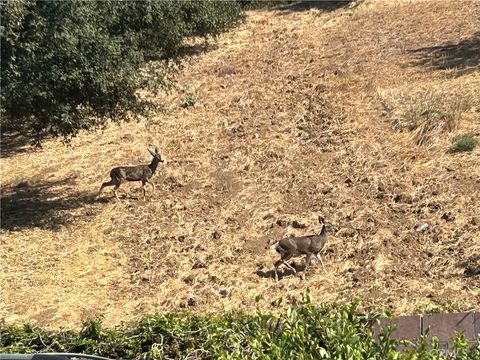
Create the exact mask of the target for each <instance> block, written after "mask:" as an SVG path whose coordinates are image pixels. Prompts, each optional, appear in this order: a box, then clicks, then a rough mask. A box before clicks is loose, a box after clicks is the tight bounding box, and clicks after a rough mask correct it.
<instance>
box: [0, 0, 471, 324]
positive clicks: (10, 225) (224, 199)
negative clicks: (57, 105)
mask: <svg viewBox="0 0 480 360" xmlns="http://www.w3.org/2000/svg"><path fill="white" fill-rule="evenodd" d="M479 18H480V2H479V1H460V2H459V1H455V2H452V1H447V0H445V1H438V0H432V1H373V0H370V1H368V0H367V1H364V2H363V3H361V4H360V5H358V6H356V7H354V8H350V7H348V6H339V7H338V8H327V9H323V8H322V6H309V7H306V8H301V7H300V8H299V7H294V8H285V9H281V10H270V11H266V10H261V11H252V12H249V13H248V16H247V20H246V22H245V23H244V24H243V25H241V26H240V28H238V29H235V30H233V31H231V32H230V33H228V34H225V35H223V36H221V37H220V39H219V41H218V43H217V44H215V45H213V46H210V48H209V49H208V51H204V52H202V53H197V54H195V55H193V56H191V57H190V58H188V59H186V60H185V69H184V71H183V73H182V75H181V76H180V77H179V78H178V84H179V89H178V91H176V92H174V93H173V94H171V95H169V96H166V97H162V98H159V101H162V102H164V103H166V104H167V112H166V114H158V115H157V116H154V117H152V118H150V119H148V120H145V121H141V122H139V123H131V124H126V125H123V126H121V127H117V126H110V127H109V128H108V129H107V130H105V131H104V132H102V133H93V134H91V133H85V134H81V136H79V137H78V138H76V139H75V140H74V141H73V144H72V148H66V147H64V146H63V145H62V144H61V142H59V141H48V142H46V143H45V144H44V148H43V149H42V150H39V151H32V150H30V149H28V148H25V147H23V148H20V147H19V146H13V147H12V146H10V145H11V144H10V143H11V142H12V139H8V138H5V139H4V144H3V148H2V159H1V166H2V178H1V182H2V230H1V249H2V252H1V265H0V266H1V273H0V289H1V299H2V300H1V303H0V307H1V308H0V317H2V318H5V320H6V321H7V322H9V323H11V322H17V323H18V322H24V321H33V322H38V323H41V324H43V325H48V326H51V327H59V326H67V327H76V326H79V325H80V323H81V321H82V320H84V319H86V318H91V317H93V316H103V317H104V321H105V323H106V324H107V325H112V324H115V323H119V322H120V321H123V320H131V319H135V318H138V317H139V316H140V315H142V314H144V313H145V312H153V311H164V310H169V309H174V308H178V307H185V308H189V309H192V310H194V311H218V310H223V309H237V308H244V309H253V308H255V306H256V303H255V300H254V298H255V296H256V295H260V294H261V295H263V297H264V300H262V301H261V302H260V306H264V307H266V308H268V307H269V306H270V301H271V300H274V299H277V298H279V297H283V298H284V299H285V300H286V303H288V302H290V301H294V299H295V297H296V295H298V294H300V293H301V292H303V291H304V289H305V288H306V287H309V288H310V289H311V291H312V293H313V295H314V298H315V300H316V301H318V302H330V301H348V300H351V299H354V298H355V299H359V300H360V301H362V303H363V304H364V305H365V306H375V307H386V308H390V309H392V310H393V311H394V313H397V314H405V313H411V312H414V311H429V310H468V309H474V308H475V309H477V310H479V309H480V281H479V276H480V275H479V273H480V234H479V233H480V231H479V228H480V204H479V195H480V194H479V192H480V167H479V161H480V149H478V148H477V149H475V150H474V151H473V152H468V153H460V154H446V153H445V150H446V149H447V148H448V146H449V145H450V144H451V140H452V138H454V137H455V136H456V135H458V134H460V133H464V132H470V133H474V134H477V135H480V123H479V116H480V115H479V111H480V101H479V91H478V90H479V86H480V72H479V71H478V66H479V62H480V60H479V54H480V50H479V46H480V37H479V33H478V31H479V30H480V29H479V27H478V25H479V21H478V20H479ZM187 95H189V96H192V97H193V98H194V99H195V100H196V103H195V105H194V106H193V107H188V108H186V109H183V108H182V107H181V106H180V104H181V102H182V99H183V98H184V97H185V96H187ZM419 109H420V110H419ZM422 109H427V110H422ZM412 114H413V115H412ZM415 114H416V115H415ZM419 139H420V140H421V141H419ZM149 142H154V143H157V144H159V146H160V148H161V150H162V151H163V152H164V154H165V156H166V157H167V159H168V163H167V164H166V165H165V166H164V167H162V168H161V169H160V173H159V175H157V177H156V178H155V183H156V184H157V191H156V193H155V194H154V195H153V196H152V197H151V198H150V199H147V201H146V202H144V201H142V200H139V199H140V198H141V193H140V192H139V191H138V186H136V185H132V186H125V188H124V194H123V195H122V197H123V199H122V200H121V201H119V202H116V201H114V200H113V199H112V198H111V192H109V191H105V192H104V194H103V195H102V197H101V198H100V199H99V200H97V199H95V194H96V192H97V191H98V188H99V186H100V184H101V182H102V181H105V180H106V179H107V174H108V171H109V170H110V168H111V167H113V166H116V165H121V164H135V163H139V162H140V163H141V162H148V161H149V160H150V159H149V157H150V156H149V154H148V153H147V151H146V146H147V144H148V143H149ZM418 144H420V145H418ZM137 198H139V199H137ZM317 215H322V216H324V217H325V218H327V219H328V220H330V221H331V222H333V223H335V224H336V225H337V226H338V227H339V228H340V231H338V232H337V233H336V234H335V235H334V236H333V237H331V238H330V241H329V243H328V247H327V249H326V251H325V255H324V261H325V265H326V267H327V273H324V272H323V271H322V269H321V267H316V268H312V269H310V270H309V271H308V273H307V276H306V279H305V280H302V279H300V278H298V277H295V276H291V275H289V276H285V277H283V278H282V279H281V281H280V282H278V283H275V282H274V281H273V279H272V278H271V277H270V276H271V272H269V271H270V270H271V267H272V263H273V262H274V261H275V260H276V259H277V255H276V254H275V253H272V252H271V251H270V250H265V249H264V248H265V245H266V243H267V242H268V241H270V240H274V239H278V238H280V237H282V236H286V235H289V234H306V233H310V232H312V231H317V230H318V229H319V225H318V224H317V223H316V218H317ZM294 220H296V221H298V222H300V223H303V224H305V226H306V227H305V228H294V227H292V222H293V221H294ZM423 223H426V224H428V228H427V229H426V231H424V232H417V231H415V227H416V226H417V225H418V224H423Z"/></svg>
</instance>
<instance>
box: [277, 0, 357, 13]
mask: <svg viewBox="0 0 480 360" xmlns="http://www.w3.org/2000/svg"><path fill="white" fill-rule="evenodd" d="M350 3H352V0H339V1H328V0H316V1H295V2H292V3H291V4H286V5H281V6H278V7H275V8H274V9H275V10H285V11H292V12H297V11H308V10H311V9H316V10H320V11H322V12H330V11H335V10H337V9H341V8H344V7H347V6H349V5H350Z"/></svg>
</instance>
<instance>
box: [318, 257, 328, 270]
mask: <svg viewBox="0 0 480 360" xmlns="http://www.w3.org/2000/svg"><path fill="white" fill-rule="evenodd" d="M316 257H317V259H318V260H320V264H322V268H323V271H325V272H327V269H325V265H323V260H322V257H321V256H320V253H318V254H317V255H316Z"/></svg>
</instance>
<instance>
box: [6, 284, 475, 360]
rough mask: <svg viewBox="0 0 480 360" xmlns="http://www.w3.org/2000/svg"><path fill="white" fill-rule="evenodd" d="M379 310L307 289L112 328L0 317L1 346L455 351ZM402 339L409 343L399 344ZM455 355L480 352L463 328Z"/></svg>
mask: <svg viewBox="0 0 480 360" xmlns="http://www.w3.org/2000/svg"><path fill="white" fill-rule="evenodd" d="M379 316H380V313H368V314H365V313H361V312H359V311H358V309H357V306H356V305H355V304H353V305H349V306H338V305H323V306H315V305H313V304H312V303H311V300H310V298H309V296H308V293H307V294H306V296H305V297H304V299H303V301H300V302H299V304H298V305H296V306H294V307H291V308H288V309H287V310H286V311H285V312H284V313H282V314H280V315H273V314H270V313H266V312H264V311H262V310H260V309H258V310H257V311H255V312H254V313H249V314H247V313H244V312H241V311H239V312H233V313H225V314H219V315H215V316H208V315H198V314H191V313H187V312H177V313H168V314H164V315H160V314H157V315H149V316H145V317H144V318H143V319H142V320H141V321H140V322H139V323H137V324H136V325H134V326H127V325H122V326H119V327H117V328H114V329H105V328H103V327H102V326H101V323H100V322H99V321H98V320H93V321H89V322H87V323H85V325H84V327H83V329H82V330H81V331H79V332H74V331H65V330H61V331H47V330H44V329H41V328H39V327H36V326H32V325H25V326H7V325H5V324H0V352H7V353H11V352H38V351H50V352H53V351H59V352H83V353H88V354H97V355H103V356H106V357H110V358H129V359H164V358H177V359H178V358H186V357H189V356H190V357H191V358H197V359H353V360H357V359H358V360H361V359H362V360H363V359H378V360H388V359H426V360H428V359H447V358H448V359H450V358H452V357H448V356H447V354H445V353H443V352H442V350H441V349H440V348H439V345H438V341H436V340H435V339H433V340H432V341H429V340H427V338H426V337H421V338H420V339H418V341H417V342H416V343H413V344H411V343H408V342H405V341H397V340H392V339H391V338H390V334H391V329H390V328H386V329H384V330H383V331H382V332H380V333H377V335H375V334H374V332H373V331H372V325H373V324H375V323H376V322H377V319H378V317H379ZM399 345H402V346H403V350H402V351H401V352H400V351H399V350H398V349H399V347H398V346H399ZM452 351H453V352H454V353H455V355H454V357H453V358H455V359H459V360H460V359H462V360H463V359H465V360H466V359H472V360H473V359H478V358H479V356H480V344H477V345H476V346H473V347H472V346H471V345H470V344H469V343H468V342H467V341H466V340H465V338H464V337H462V336H461V335H458V336H457V337H456V338H455V340H454V341H453V342H452Z"/></svg>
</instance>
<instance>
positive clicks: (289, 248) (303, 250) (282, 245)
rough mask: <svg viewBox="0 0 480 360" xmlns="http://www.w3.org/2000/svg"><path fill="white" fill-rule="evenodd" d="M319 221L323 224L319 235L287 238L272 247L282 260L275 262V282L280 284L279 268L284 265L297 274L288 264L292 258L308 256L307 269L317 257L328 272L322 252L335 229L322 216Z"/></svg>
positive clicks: (306, 260)
mask: <svg viewBox="0 0 480 360" xmlns="http://www.w3.org/2000/svg"><path fill="white" fill-rule="evenodd" d="M318 221H319V223H320V224H322V229H321V230H320V232H319V233H318V234H312V235H306V236H299V237H286V238H283V239H281V240H279V241H277V242H276V243H274V244H273V245H271V246H270V248H272V249H275V251H276V252H278V254H279V255H280V259H279V260H278V261H276V262H275V267H274V271H275V281H277V282H278V268H279V267H280V266H281V265H282V264H283V265H285V266H286V267H288V268H289V269H291V270H293V272H294V273H295V274H296V273H297V270H296V269H295V268H294V267H293V266H292V265H290V264H289V263H287V261H288V260H290V259H291V258H292V257H297V256H302V255H306V258H305V268H307V267H308V266H309V265H310V261H311V259H312V257H316V258H317V259H318V260H319V261H320V263H321V264H322V267H323V270H324V271H326V270H325V265H324V264H323V260H322V257H321V256H320V251H321V250H322V249H323V247H324V246H325V243H326V242H327V237H328V234H329V232H330V231H331V230H332V229H333V228H334V227H333V225H332V224H330V223H326V222H325V220H324V219H323V217H321V216H319V217H318ZM267 247H268V245H267Z"/></svg>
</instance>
